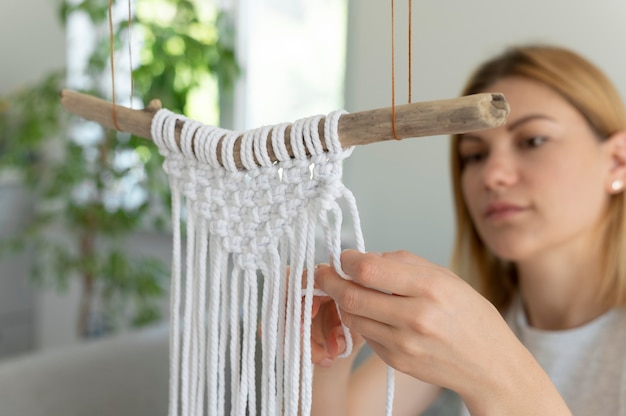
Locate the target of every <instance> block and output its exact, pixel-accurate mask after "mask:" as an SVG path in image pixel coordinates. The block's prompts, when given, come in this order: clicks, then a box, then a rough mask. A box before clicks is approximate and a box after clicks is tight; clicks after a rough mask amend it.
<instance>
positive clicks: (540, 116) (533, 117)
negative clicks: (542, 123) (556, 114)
mask: <svg viewBox="0 0 626 416" xmlns="http://www.w3.org/2000/svg"><path fill="white" fill-rule="evenodd" d="M534 120H547V121H552V122H556V120H555V119H553V118H552V117H549V116H547V115H545V114H529V115H527V116H524V117H522V118H519V119H517V120H515V121H514V122H512V123H511V124H507V125H506V129H507V131H512V130H515V129H516V128H517V127H519V126H520V125H522V124H524V123H528V122H529V121H534Z"/></svg>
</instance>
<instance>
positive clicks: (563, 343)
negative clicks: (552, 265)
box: [461, 299, 626, 416]
mask: <svg viewBox="0 0 626 416" xmlns="http://www.w3.org/2000/svg"><path fill="white" fill-rule="evenodd" d="M505 318H506V321H507V323H508V324H509V326H510V327H511V329H512V330H513V332H514V333H515V335H516V336H517V337H518V338H519V339H520V341H521V342H522V344H524V346H525V347H526V348H527V349H528V350H529V351H530V352H531V354H532V355H533V356H534V357H535V359H536V360H537V361H538V362H539V364H540V365H541V367H542V368H543V369H544V370H545V371H546V373H547V374H548V376H550V379H551V380H552V382H553V383H554V385H555V386H556V388H557V389H558V391H559V393H560V394H561V396H562V397H563V399H564V400H565V402H566V403H567V405H568V406H569V408H570V410H571V411H572V414H573V415H574V416H598V415H606V416H609V415H610V416H626V309H625V308H619V309H612V310H610V311H609V312H607V313H605V314H604V315H602V316H600V317H598V318H597V319H595V320H593V321H591V322H589V323H588V324H585V325H583V326H581V327H578V328H574V329H569V330H564V331H544V330H539V329H535V328H532V327H530V326H529V325H528V321H527V319H526V315H525V313H524V308H523V307H522V302H521V301H520V300H519V299H516V301H514V302H513V304H512V305H511V308H510V310H509V311H508V313H507V314H506V316H505ZM468 414H469V413H468V411H467V409H466V408H465V406H462V409H461V415H468Z"/></svg>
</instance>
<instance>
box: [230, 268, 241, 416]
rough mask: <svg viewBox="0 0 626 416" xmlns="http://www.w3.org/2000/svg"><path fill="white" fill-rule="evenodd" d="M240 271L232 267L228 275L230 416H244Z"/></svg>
mask: <svg viewBox="0 0 626 416" xmlns="http://www.w3.org/2000/svg"><path fill="white" fill-rule="evenodd" d="M240 275H241V271H240V270H239V269H238V268H237V267H236V266H233V271H232V273H231V275H230V298H229V308H228V310H229V313H230V328H229V334H230V350H229V353H230V368H229V369H230V378H231V390H230V395H231V400H230V401H231V411H230V414H231V415H234V416H244V415H245V409H243V410H242V409H240V407H239V396H240V394H241V391H240V389H239V374H240V362H241V361H240V358H241V352H240V351H241V342H240V339H241V338H240V335H239V305H241V302H240V298H239V281H240Z"/></svg>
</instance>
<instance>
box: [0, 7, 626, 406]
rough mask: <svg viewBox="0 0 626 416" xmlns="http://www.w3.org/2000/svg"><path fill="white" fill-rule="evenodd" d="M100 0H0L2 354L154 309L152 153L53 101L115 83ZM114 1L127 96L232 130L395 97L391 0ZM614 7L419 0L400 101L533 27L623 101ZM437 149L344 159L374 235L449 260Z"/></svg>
mask: <svg viewBox="0 0 626 416" xmlns="http://www.w3.org/2000/svg"><path fill="white" fill-rule="evenodd" d="M407 4H408V3H407V2H403V1H396V23H395V34H396V74H395V75H396V103H398V104H402V103H404V102H406V98H405V97H406V96H407V88H408V87H407V66H408V61H407V55H408V54H407V35H408V27H407V26H408V19H407V10H408V6H407ZM107 6H108V2H105V1H88V2H87V1H85V2H81V1H80V0H73V1H63V2H62V1H57V2H52V1H50V0H21V1H19V2H4V3H3V5H2V6H0V35H1V36H0V52H1V54H2V66H1V67H0V75H1V76H0V163H1V164H0V242H2V243H3V246H2V247H3V248H2V251H1V254H2V256H1V257H0V364H1V363H7V362H8V361H11V360H16V359H18V358H19V357H21V356H23V355H24V354H26V353H30V354H32V353H41V352H45V351H53V350H54V351H57V350H62V349H67V348H72V347H74V346H76V345H77V344H81V343H82V342H83V341H85V340H90V339H99V338H103V337H106V336H108V335H112V334H120V333H128V332H133V331H134V330H135V329H136V328H139V327H142V326H154V325H157V326H158V325H163V322H164V320H165V319H166V317H167V283H168V267H169V256H170V238H171V236H170V234H169V232H168V230H169V228H168V227H169V224H168V215H169V213H168V212H167V204H168V202H167V201H168V194H167V187H166V186H164V183H165V182H164V178H163V176H162V173H161V172H160V171H159V169H160V166H159V163H160V162H159V157H158V155H157V154H156V153H155V150H154V148H153V147H152V146H151V145H150V144H149V143H146V142H145V141H143V140H142V139H138V138H133V137H129V136H128V135H125V134H119V133H115V132H105V131H103V130H102V129H100V128H99V127H98V126H94V125H93V124H92V123H85V122H83V121H80V120H75V119H73V118H71V117H68V115H67V114H65V112H64V111H62V110H61V109H60V108H58V105H55V103H56V102H57V101H58V100H57V98H58V91H59V89H60V88H61V87H70V88H72V89H77V90H81V91H85V92H88V93H91V94H94V95H96V96H99V97H102V98H105V99H109V100H110V99H111V94H112V88H111V79H110V72H111V68H110V62H109V61H108V51H109V39H108V34H109V32H108V18H107V13H106V11H107ZM127 7H128V4H127V3H126V1H118V2H116V4H115V12H114V16H113V17H114V19H113V23H114V27H115V33H116V40H115V50H116V52H115V57H116V63H115V67H116V99H117V102H118V103H120V104H123V105H127V106H128V105H130V106H133V107H134V108H141V107H143V106H144V105H145V104H146V103H147V102H148V101H149V100H150V99H152V98H160V99H161V100H162V101H163V104H164V106H165V107H168V108H170V109H172V110H175V111H179V112H181V113H184V114H186V115H188V116H189V117H192V118H195V119H197V120H200V121H203V122H206V123H210V124H220V125H222V126H223V127H226V128H232V129H248V128H254V127H259V126H261V125H267V124H276V123H279V122H283V121H294V120H296V119H298V118H301V117H306V116H311V115H314V114H320V113H322V114H326V113H328V112H330V111H332V110H335V109H339V108H344V109H346V110H348V111H361V110H367V109H373V108H379V107H389V106H390V105H391V49H390V47H391V7H390V1H386V0H385V1H383V0H368V1H357V0H354V1H352V0H350V1H349V0H256V1H255V0H231V1H209V0H195V1H182V0H135V2H134V3H133V10H132V15H133V17H132V19H133V21H132V24H131V25H130V27H131V28H132V29H130V30H129V25H128V21H127V20H128V9H127ZM624 21H626V3H624V2H623V1H621V0H597V1H594V2H577V3H576V5H575V6H574V5H573V3H572V2H571V1H568V0H552V1H550V2H545V1H541V0H527V1H525V2H514V1H501V0H476V1H472V2H467V1H462V0H451V1H443V2H442V1H435V0H420V1H413V74H412V77H413V91H412V96H413V101H426V100H436V99H444V98H452V97H456V96H457V95H458V93H459V91H460V90H461V88H462V86H463V83H464V81H465V79H466V77H467V76H468V75H469V73H470V71H471V70H472V69H473V68H474V67H475V66H476V65H477V64H478V63H479V62H481V61H482V60H483V59H485V58H487V57H489V56H491V55H493V54H496V53H499V52H500V51H502V49H503V48H505V47H506V46H509V45H513V44H518V43H531V42H537V43H553V44H558V45H563V46H567V47H570V48H572V49H574V50H576V51H578V52H580V53H582V54H583V55H585V56H586V57H588V58H589V59H591V60H592V61H593V62H595V63H596V64H597V65H598V66H599V67H600V68H602V69H603V70H604V71H605V72H606V73H607V74H608V76H609V77H610V78H611V79H612V80H613V81H614V82H615V84H616V85H617V87H618V89H619V91H620V92H621V93H622V96H625V97H626V25H624ZM129 45H132V48H130V51H129ZM131 70H133V71H134V73H133V82H134V84H133V86H132V87H131V83H130V75H129V74H130V71H131ZM131 93H132V94H134V95H133V96H132V98H131ZM68 144H69V145H68ZM447 145H448V139H447V137H427V138H419V139H411V140H406V141H402V142H399V143H395V142H386V143H380V144H374V145H370V146H364V147H361V148H358V149H356V150H355V152H354V153H353V155H352V157H351V158H350V159H349V160H347V161H346V163H345V166H344V180H345V183H346V185H347V186H348V187H349V188H350V189H351V190H352V191H353V192H354V194H355V196H356V198H357V202H358V204H359V210H360V213H361V221H362V225H363V230H364V233H365V238H366V247H367V249H368V250H375V251H390V250H397V249H406V250H409V251H412V252H414V253H417V254H419V255H421V256H423V257H425V258H427V259H429V260H431V261H433V262H436V263H439V264H442V265H446V264H447V262H448V258H449V256H450V250H451V245H452V236H453V232H454V223H453V217H452V205H451V203H452V202H451V201H452V200H451V194H450V183H449V174H448V160H447V156H448V148H447ZM0 413H1V412H0Z"/></svg>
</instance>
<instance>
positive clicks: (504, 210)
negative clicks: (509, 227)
mask: <svg viewBox="0 0 626 416" xmlns="http://www.w3.org/2000/svg"><path fill="white" fill-rule="evenodd" d="M525 209H526V208H525V207H523V206H521V205H517V204H513V203H508V202H494V203H491V204H489V205H488V206H487V209H486V210H485V217H486V218H487V219H490V220H505V219H509V218H512V217H514V216H516V215H517V214H519V213H521V212H523V211H525Z"/></svg>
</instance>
